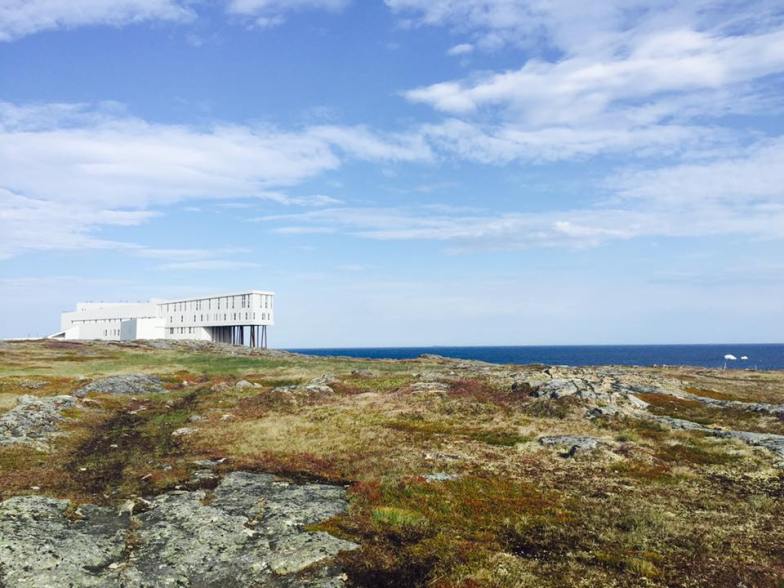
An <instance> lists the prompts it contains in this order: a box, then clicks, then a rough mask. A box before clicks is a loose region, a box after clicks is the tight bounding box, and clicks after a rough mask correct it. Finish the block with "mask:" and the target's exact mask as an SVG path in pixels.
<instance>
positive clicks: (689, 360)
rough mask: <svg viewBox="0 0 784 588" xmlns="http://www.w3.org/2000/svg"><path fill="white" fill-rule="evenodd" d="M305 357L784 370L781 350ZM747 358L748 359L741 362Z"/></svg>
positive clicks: (654, 348) (542, 349)
mask: <svg viewBox="0 0 784 588" xmlns="http://www.w3.org/2000/svg"><path fill="white" fill-rule="evenodd" d="M291 351H296V352H298V353H306V354H309V355H342V356H348V357H361V358H369V359H411V358H414V357H418V356H420V355H422V354H423V353H433V354H436V355H443V356H446V357H454V358H458V359H478V360H481V361H487V362H491V363H516V364H532V363H539V364H548V365H569V366H580V365H637V366H652V365H671V366H678V365H688V366H700V367H709V368H720V367H723V366H724V364H725V360H724V356H725V355H728V354H730V355H734V356H735V357H736V358H737V359H736V360H735V361H727V362H726V364H727V368H728V369H758V370H781V369H784V344H773V345H770V344H755V345H745V344H737V345H735V344H726V345H555V346H521V347H367V348H362V347H358V348H345V349H291ZM743 356H746V357H747V358H748V359H745V360H743V359H741V357H743Z"/></svg>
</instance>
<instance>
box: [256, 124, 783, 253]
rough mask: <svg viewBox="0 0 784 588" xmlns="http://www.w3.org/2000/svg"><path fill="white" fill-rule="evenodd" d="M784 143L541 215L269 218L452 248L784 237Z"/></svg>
mask: <svg viewBox="0 0 784 588" xmlns="http://www.w3.org/2000/svg"><path fill="white" fill-rule="evenodd" d="M782 170H784V139H781V138H780V139H777V140H774V141H769V142H765V143H763V144H760V145H756V146H754V147H752V148H750V149H749V150H748V151H747V153H746V154H745V155H743V156H737V157H730V158H725V159H720V160H714V161H707V162H703V163H699V164H697V163H693V164H688V165H687V164H681V165H674V166H670V167H663V168H661V169H656V170H644V171H636V172H635V171H627V172H625V173H622V174H619V175H617V176H616V177H614V178H613V179H612V180H611V181H608V182H607V185H608V187H609V188H611V189H612V191H613V197H612V198H609V199H608V200H607V201H605V202H604V203H603V204H601V205H596V206H593V207H586V208H572V209H565V210H553V211H546V212H537V213H516V212H510V213H490V212H482V211H478V212H477V211H464V210H460V209H450V208H448V207H446V208H443V209H440V210H434V209H432V208H423V207H419V208H412V207H407V208H400V207H387V208H373V207H366V208H357V207H333V208H325V209H319V210H310V211H306V212H302V213H293V214H283V215H267V216H264V217H261V218H259V219H256V220H258V221H259V222H264V223H268V224H270V225H272V226H273V227H274V228H273V230H274V231H276V232H278V233H284V234H292V233H294V234H296V233H310V232H335V231H337V230H340V231H341V232H343V233H346V234H349V235H352V236H354V237H360V238H367V239H377V240H430V241H442V242H445V243H449V247H450V249H451V250H453V251H465V250H472V249H519V248H530V247H576V248H582V247H592V246H597V245H600V244H603V243H607V242H611V241H619V240H628V239H633V238H638V237H704V236H715V235H719V236H722V235H723V236H726V235H742V236H746V237H750V238H764V239H782V238H784V175H783V174H784V171H782Z"/></svg>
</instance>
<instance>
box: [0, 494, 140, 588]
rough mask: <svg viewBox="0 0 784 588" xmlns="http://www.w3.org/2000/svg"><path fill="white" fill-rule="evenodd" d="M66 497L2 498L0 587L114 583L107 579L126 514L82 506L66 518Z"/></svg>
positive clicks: (55, 587) (119, 553)
mask: <svg viewBox="0 0 784 588" xmlns="http://www.w3.org/2000/svg"><path fill="white" fill-rule="evenodd" d="M69 507H70V503H69V502H68V501H67V500H56V499H54V498H47V497H44V496H16V497H14V498H9V499H8V500H6V501H4V502H0V586H7V587H8V588H15V587H30V588H48V587H51V588H60V587H63V586H114V585H118V583H117V582H116V581H113V580H110V579H108V578H107V577H106V574H105V572H106V571H107V570H109V568H110V566H111V565H112V564H113V563H115V562H117V561H119V560H120V559H121V558H122V554H123V550H124V548H125V540H126V533H127V527H128V517H127V515H126V516H123V515H118V514H117V513H115V512H114V511H112V510H111V509H105V508H98V507H84V508H82V509H80V510H79V511H77V513H78V514H81V515H82V516H81V517H80V518H77V519H76V520H72V519H71V518H69V517H67V516H66V511H67V510H68V508H69Z"/></svg>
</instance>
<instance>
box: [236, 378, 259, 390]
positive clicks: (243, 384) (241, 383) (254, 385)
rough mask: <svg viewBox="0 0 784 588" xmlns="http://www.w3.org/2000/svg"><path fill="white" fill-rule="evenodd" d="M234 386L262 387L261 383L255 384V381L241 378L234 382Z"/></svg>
mask: <svg viewBox="0 0 784 588" xmlns="http://www.w3.org/2000/svg"><path fill="white" fill-rule="evenodd" d="M234 388H235V389H237V390H248V389H249V388H261V384H254V383H253V382H248V380H240V381H239V382H237V383H236V384H234Z"/></svg>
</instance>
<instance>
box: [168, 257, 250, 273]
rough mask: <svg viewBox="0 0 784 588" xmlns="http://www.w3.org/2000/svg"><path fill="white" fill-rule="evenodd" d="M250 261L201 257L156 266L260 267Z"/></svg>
mask: <svg viewBox="0 0 784 588" xmlns="http://www.w3.org/2000/svg"><path fill="white" fill-rule="evenodd" d="M260 265H261V264H259V263H256V262H252V261H233V260H230V259H201V260H198V261H177V262H172V263H164V264H162V265H159V266H158V269H160V270H167V271H224V270H226V271H227V270H237V269H249V268H256V267H260Z"/></svg>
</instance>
